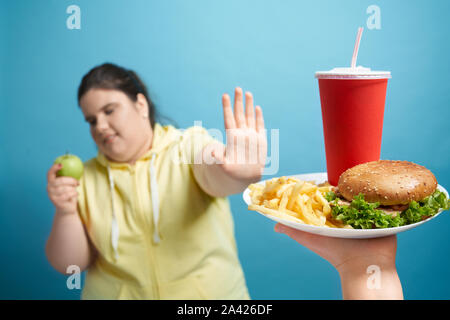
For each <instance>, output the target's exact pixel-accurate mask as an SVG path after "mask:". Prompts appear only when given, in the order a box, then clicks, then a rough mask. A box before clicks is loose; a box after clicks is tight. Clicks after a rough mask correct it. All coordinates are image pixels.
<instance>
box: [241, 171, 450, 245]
mask: <svg viewBox="0 0 450 320" xmlns="http://www.w3.org/2000/svg"><path fill="white" fill-rule="evenodd" d="M291 177H293V178H297V179H300V180H303V181H314V182H315V183H316V184H319V183H323V182H325V181H327V180H328V178H327V173H326V172H319V173H307V174H299V175H294V176H291ZM265 181H266V180H264V181H260V182H259V184H263V185H264V184H265ZM437 188H438V189H439V190H440V191H442V192H444V193H445V194H446V195H447V198H448V192H447V190H445V189H444V188H443V187H442V186H440V185H438V187H437ZM243 198H244V201H245V203H247V205H250V204H251V199H250V190H249V189H248V188H247V189H245V191H244V194H243ZM442 211H443V210H442V209H441V210H439V212H438V213H436V214H435V215H434V216H432V217H430V218H428V219H426V220H424V221H420V222H417V223H413V224H409V225H406V226H402V227H394V228H384V229H338V228H328V227H318V226H312V225H308V224H302V223H299V222H294V221H289V220H285V219H282V218H279V217H274V216H271V215H266V214H264V213H262V212H259V211H258V212H259V213H260V214H262V215H263V216H264V217H266V218H269V219H272V220H274V221H276V222H279V223H282V224H284V225H287V226H289V227H292V228H295V229H298V230H301V231H305V232H309V233H315V234H320V235H323V236H328V237H336V238H350V239H366V238H379V237H386V236H389V235H392V234H396V233H399V232H403V231H406V230H409V229H412V228H415V227H417V226H420V225H421V224H423V223H425V222H428V221H430V220H432V219H434V218H436V217H437V216H438V215H439V214H440V213H441V212H442Z"/></svg>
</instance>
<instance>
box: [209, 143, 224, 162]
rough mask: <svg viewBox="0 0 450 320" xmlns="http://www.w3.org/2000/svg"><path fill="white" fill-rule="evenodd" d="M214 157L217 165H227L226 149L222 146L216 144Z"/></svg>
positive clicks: (213, 152)
mask: <svg viewBox="0 0 450 320" xmlns="http://www.w3.org/2000/svg"><path fill="white" fill-rule="evenodd" d="M212 156H213V157H214V158H215V159H216V161H215V163H216V164H223V163H225V147H224V146H223V145H221V144H220V145H219V144H216V145H215V146H214V149H213V151H212Z"/></svg>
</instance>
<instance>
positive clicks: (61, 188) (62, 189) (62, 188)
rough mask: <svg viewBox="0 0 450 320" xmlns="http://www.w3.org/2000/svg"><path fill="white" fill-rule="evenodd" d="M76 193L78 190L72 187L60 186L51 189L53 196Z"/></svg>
mask: <svg viewBox="0 0 450 320" xmlns="http://www.w3.org/2000/svg"><path fill="white" fill-rule="evenodd" d="M74 191H75V192H76V191H77V190H76V189H74V187H71V186H58V187H55V188H51V189H50V192H51V194H52V195H54V196H60V195H63V194H66V193H72V192H74Z"/></svg>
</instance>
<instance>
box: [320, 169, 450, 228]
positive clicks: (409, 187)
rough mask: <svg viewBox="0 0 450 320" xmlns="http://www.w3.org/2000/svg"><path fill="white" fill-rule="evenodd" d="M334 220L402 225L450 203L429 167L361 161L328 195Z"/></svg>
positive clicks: (365, 225) (357, 224) (366, 225)
mask: <svg viewBox="0 0 450 320" xmlns="http://www.w3.org/2000/svg"><path fill="white" fill-rule="evenodd" d="M326 198H327V200H328V201H329V202H330V206H331V211H332V216H333V220H336V221H337V222H341V223H344V224H346V225H350V226H352V227H353V228H356V229H375V228H391V227H400V226H404V225H407V224H411V223H416V222H420V221H422V220H425V219H427V218H429V217H431V216H433V215H435V214H436V213H438V212H439V210H441V209H443V210H447V209H449V207H450V202H449V200H448V199H447V196H446V194H445V193H443V192H441V191H440V190H438V189H437V180H436V177H435V176H434V175H433V173H432V172H431V171H430V170H428V169H427V168H425V167H423V166H420V165H418V164H415V163H412V162H409V161H394V160H379V161H372V162H367V163H363V164H359V165H357V166H354V167H353V168H350V169H348V170H346V171H345V172H344V173H342V174H341V176H340V177H339V182H338V185H337V187H336V188H334V190H333V191H331V192H329V193H328V194H327V195H326Z"/></svg>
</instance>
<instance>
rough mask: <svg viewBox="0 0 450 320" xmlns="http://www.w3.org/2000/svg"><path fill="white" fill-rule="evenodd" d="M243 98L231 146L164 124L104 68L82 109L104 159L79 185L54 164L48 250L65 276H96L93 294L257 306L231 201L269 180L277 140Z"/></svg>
mask: <svg viewBox="0 0 450 320" xmlns="http://www.w3.org/2000/svg"><path fill="white" fill-rule="evenodd" d="M243 100H244V97H243V92H242V90H241V89H240V88H236V91H235V99H234V113H233V110H232V109H231V103H230V97H229V96H228V95H226V94H225V95H223V97H222V104H223V114H224V122H225V129H226V133H227V141H226V145H223V144H221V143H220V142H218V141H216V140H214V139H213V138H212V137H211V136H209V135H208V133H207V132H206V130H205V129H203V128H200V127H192V128H189V129H187V130H185V131H184V132H181V130H178V129H176V128H174V127H172V126H161V125H160V124H159V123H157V122H156V121H155V114H156V112H155V107H154V105H153V103H152V101H151V99H150V97H149V95H148V94H147V90H146V87H145V85H144V84H143V82H142V81H141V79H140V78H139V77H138V76H137V74H136V73H134V72H133V71H131V70H126V69H124V68H122V67H119V66H116V65H113V64H103V65H101V66H98V67H96V68H93V69H92V70H91V71H89V73H87V74H86V75H85V76H84V78H83V79H82V81H81V84H80V87H79V90H78V102H79V105H80V106H81V110H82V112H83V114H84V117H85V119H86V121H87V122H88V123H89V125H90V132H91V135H92V138H93V139H94V141H95V143H96V145H97V147H98V150H99V151H98V155H97V157H95V158H93V159H91V160H89V161H87V162H86V163H85V170H84V173H83V177H82V178H81V179H80V181H79V182H78V181H77V180H75V179H72V178H70V177H56V172H57V171H58V170H59V169H60V168H61V166H60V165H56V164H55V165H53V166H52V167H51V168H50V170H49V172H48V187H47V190H48V194H49V197H50V199H51V201H52V202H53V204H54V205H55V207H56V213H55V217H54V224H53V228H52V231H51V234H50V236H49V239H48V241H47V246H46V253H47V257H48V260H49V261H50V263H51V264H52V266H53V267H54V268H55V269H57V270H58V271H60V272H61V273H65V272H66V268H67V267H68V266H69V265H77V266H79V267H80V269H81V270H87V275H86V280H85V286H84V289H83V294H82V297H83V298H85V299H248V298H249V295H248V290H247V287H246V284H245V280H244V275H243V272H242V268H241V265H240V263H239V260H238V254H237V248H236V243H235V239H234V231H233V220H232V216H231V212H230V207H229V203H228V200H227V199H226V198H225V197H226V196H228V195H231V194H234V193H239V192H242V191H243V190H244V189H245V188H246V187H247V186H248V184H250V183H253V182H256V181H258V180H259V179H260V178H261V175H262V171H263V169H264V164H265V158H266V153H267V141H266V136H265V131H264V120H263V114H262V110H261V108H260V107H259V106H257V107H256V108H254V107H253V97H252V95H251V93H246V94H245V105H246V108H245V113H244V101H243ZM239 141H240V142H242V141H244V142H246V143H244V144H242V143H239ZM250 142H253V146H250V145H251V143H250ZM251 147H252V148H253V149H251ZM250 149H251V150H258V155H260V156H259V157H258V159H257V161H249V153H250V151H249V150H250ZM242 157H243V158H242ZM242 159H244V161H242Z"/></svg>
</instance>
